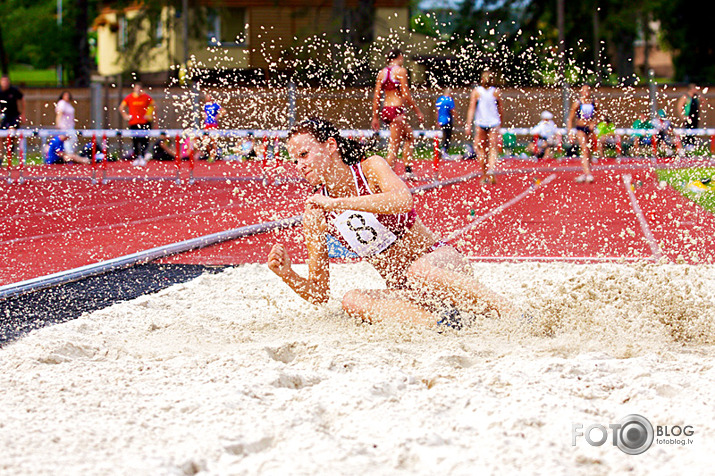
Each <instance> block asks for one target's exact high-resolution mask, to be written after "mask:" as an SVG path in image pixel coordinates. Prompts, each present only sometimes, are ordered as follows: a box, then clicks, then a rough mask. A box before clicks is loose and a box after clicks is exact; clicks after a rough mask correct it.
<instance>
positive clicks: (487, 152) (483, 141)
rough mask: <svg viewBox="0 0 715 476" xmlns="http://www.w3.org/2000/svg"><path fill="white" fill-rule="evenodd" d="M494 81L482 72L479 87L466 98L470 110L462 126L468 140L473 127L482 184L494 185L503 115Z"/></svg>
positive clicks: (499, 93) (489, 74)
mask: <svg viewBox="0 0 715 476" xmlns="http://www.w3.org/2000/svg"><path fill="white" fill-rule="evenodd" d="M493 81H494V76H493V73H492V72H491V71H489V70H486V71H484V72H483V73H482V79H481V83H480V85H479V86H477V87H476V88H474V89H473V90H472V94H471V95H470V97H469V109H468V110H467V122H466V124H465V129H466V133H467V137H471V136H472V122H474V125H475V126H476V131H475V134H474V149H475V150H476V151H477V158H478V160H479V164H480V166H481V168H482V173H483V174H484V178H483V181H484V182H485V183H495V182H496V178H495V177H494V169H495V168H496V163H497V153H498V149H499V134H500V132H499V127H500V126H501V118H502V116H503V115H504V114H503V112H502V100H501V91H500V90H499V89H498V88H496V87H495V86H494V85H493ZM475 113H476V114H475Z"/></svg>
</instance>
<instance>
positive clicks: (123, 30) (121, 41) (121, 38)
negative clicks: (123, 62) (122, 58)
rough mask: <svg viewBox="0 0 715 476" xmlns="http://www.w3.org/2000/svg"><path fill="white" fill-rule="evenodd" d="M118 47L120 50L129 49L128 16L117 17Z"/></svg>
mask: <svg viewBox="0 0 715 476" xmlns="http://www.w3.org/2000/svg"><path fill="white" fill-rule="evenodd" d="M117 49H118V50H119V51H124V50H126V49H127V18H126V17H124V16H120V17H119V18H118V19H117Z"/></svg>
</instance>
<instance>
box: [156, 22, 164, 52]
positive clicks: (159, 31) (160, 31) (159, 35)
mask: <svg viewBox="0 0 715 476" xmlns="http://www.w3.org/2000/svg"><path fill="white" fill-rule="evenodd" d="M154 40H155V42H156V45H157V46H158V45H161V42H162V41H164V20H163V19H162V18H161V16H160V17H159V18H157V19H156V25H155V28H154Z"/></svg>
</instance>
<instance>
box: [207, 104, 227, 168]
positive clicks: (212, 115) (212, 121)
mask: <svg viewBox="0 0 715 476" xmlns="http://www.w3.org/2000/svg"><path fill="white" fill-rule="evenodd" d="M204 96H205V97H206V102H205V103H204V130H207V131H209V130H216V129H218V120H219V119H220V118H221V116H223V115H224V114H225V113H226V111H225V110H224V109H223V108H222V107H221V105H219V103H217V102H216V101H215V100H214V98H213V96H212V95H211V93H209V92H208V91H207V92H206V93H204ZM204 135H205V134H204ZM204 142H205V146H206V149H207V152H208V157H209V159H210V160H216V156H217V147H216V138H215V137H209V138H206V140H205V141H204Z"/></svg>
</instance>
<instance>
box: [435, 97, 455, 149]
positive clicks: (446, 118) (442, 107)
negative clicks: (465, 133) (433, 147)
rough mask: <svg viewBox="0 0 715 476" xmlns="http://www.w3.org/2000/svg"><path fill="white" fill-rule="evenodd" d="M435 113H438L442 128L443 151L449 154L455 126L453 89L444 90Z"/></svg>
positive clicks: (436, 104) (438, 120)
mask: <svg viewBox="0 0 715 476" xmlns="http://www.w3.org/2000/svg"><path fill="white" fill-rule="evenodd" d="M435 111H436V112H437V124H439V127H441V128H442V151H443V152H444V153H447V151H448V150H449V145H450V143H451V141H452V129H453V126H454V125H453V122H454V114H453V111H454V99H453V98H452V88H444V91H443V92H442V95H441V96H440V97H438V98H437V101H436V102H435Z"/></svg>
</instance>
